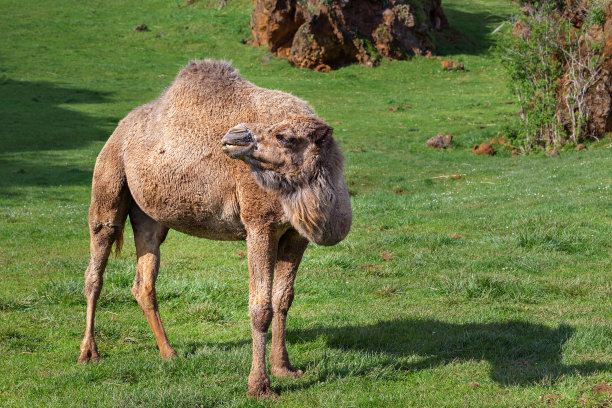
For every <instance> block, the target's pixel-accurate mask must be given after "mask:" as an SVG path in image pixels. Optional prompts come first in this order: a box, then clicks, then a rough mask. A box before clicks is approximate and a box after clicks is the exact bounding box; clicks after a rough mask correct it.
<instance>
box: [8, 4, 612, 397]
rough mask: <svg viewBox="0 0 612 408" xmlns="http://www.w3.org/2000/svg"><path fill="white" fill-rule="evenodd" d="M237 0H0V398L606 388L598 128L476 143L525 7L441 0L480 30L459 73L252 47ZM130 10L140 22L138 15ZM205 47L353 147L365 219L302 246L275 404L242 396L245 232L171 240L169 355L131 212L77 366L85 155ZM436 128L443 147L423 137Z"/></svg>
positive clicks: (605, 269) (444, 50) (485, 132)
mask: <svg viewBox="0 0 612 408" xmlns="http://www.w3.org/2000/svg"><path fill="white" fill-rule="evenodd" d="M228 3H229V4H228V5H227V6H226V7H225V8H223V10H221V11H217V10H216V4H217V2H216V1H213V0H208V1H206V0H201V1H199V2H197V3H195V4H194V5H191V6H185V5H184V2H183V1H182V0H181V1H178V0H176V1H170V2H167V1H161V0H154V1H149V2H145V3H142V2H133V1H130V2H125V1H117V0H109V1H106V2H99V1H95V2H77V1H74V0H55V1H50V0H42V1H39V2H36V3H35V4H32V5H25V4H24V3H23V2H17V1H14V0H1V1H0V4H1V5H2V13H0V26H1V27H2V41H0V175H1V177H0V373H1V374H2V375H0V406H1V407H12V406H17V407H21V406H23V407H29V406H58V407H60V406H61V407H64V406H83V407H85V406H86V407H91V406H116V407H123V406H168V407H183V406H184V407H192V406H260V405H261V406H279V407H287V406H290V407H292V406H303V407H317V406H321V407H351V406H359V407H362V406H372V407H378V406H382V405H385V406H427V407H438V406H449V407H452V406H455V407H466V406H470V407H472V406H474V407H475V406H481V407H491V406H508V407H534V406H547V405H548V406H558V407H573V406H586V407H604V406H609V405H610V404H612V395H611V394H610V393H607V392H605V391H603V392H597V391H596V390H594V387H595V386H596V385H598V384H601V383H608V384H610V383H612V329H611V327H612V258H611V256H610V253H611V249H612V199H611V192H610V190H611V187H610V186H611V184H612V173H611V172H610V168H611V166H612V156H611V154H610V149H609V147H610V144H611V141H610V139H609V138H606V139H604V140H602V141H600V142H597V143H593V144H591V145H590V146H589V148H588V149H587V151H582V152H570V151H568V152H565V151H563V152H561V155H560V156H558V157H550V158H549V157H545V156H543V155H537V156H531V157H512V156H511V155H510V154H509V152H508V151H504V150H502V151H500V152H499V153H498V154H497V155H496V156H494V157H480V156H475V155H473V154H472V153H471V151H470V148H471V146H472V145H473V144H475V143H480V142H483V141H488V140H489V139H491V138H493V137H497V134H498V132H499V131H500V130H501V129H502V126H503V125H504V123H507V122H508V121H510V120H511V118H512V115H513V114H514V113H515V112H516V105H512V104H509V102H511V101H512V100H513V98H512V96H511V95H510V94H509V92H508V90H507V87H506V85H505V78H504V72H503V70H502V69H501V67H500V64H499V61H498V60H497V59H496V57H495V55H494V54H493V53H492V52H490V51H489V47H490V46H492V45H493V44H494V42H495V36H494V35H491V34H490V33H491V32H492V31H493V29H494V28H495V27H497V26H498V25H499V23H500V22H501V21H503V20H504V19H506V18H507V17H508V15H509V14H510V13H511V12H513V11H514V10H515V9H514V6H513V5H512V4H511V3H510V2H506V1H505V0H486V1H485V0H480V1H471V2H463V1H460V0H448V1H446V0H445V1H444V8H445V10H446V12H447V15H448V17H449V20H450V23H451V24H452V25H453V26H454V27H456V28H458V29H459V30H460V31H462V32H464V33H465V34H467V35H469V36H470V37H471V40H470V41H459V42H455V43H453V42H447V43H442V44H441V47H440V53H441V54H442V55H444V57H450V58H453V59H456V60H461V61H462V62H463V63H464V64H465V66H466V72H452V73H447V72H443V71H441V69H440V63H439V61H437V60H431V59H426V58H413V59H412V60H410V61H396V62H390V61H384V62H383V63H382V64H381V66H380V67H378V68H376V69H370V68H366V67H360V66H350V67H346V68H343V69H341V70H338V71H334V72H330V73H326V74H322V73H317V72H312V71H307V70H298V69H294V68H293V67H291V66H290V65H289V64H288V62H287V61H286V60H278V59H275V58H271V60H270V61H269V62H262V56H265V55H269V53H268V51H267V50H266V49H265V48H254V47H249V46H247V45H244V44H242V43H241V40H243V39H245V38H247V37H248V35H249V27H248V24H249V18H250V10H251V7H252V3H251V2H250V1H248V0H236V1H230V2H228ZM141 23H145V24H147V25H148V26H149V28H150V31H147V32H141V33H139V32H135V31H133V30H132V29H133V27H134V26H136V25H138V24H141ZM205 57H213V58H224V59H228V60H232V61H233V63H234V65H235V66H236V67H237V68H238V69H239V70H240V72H241V73H242V74H243V75H244V76H245V77H246V78H247V79H249V80H251V81H253V82H254V83H256V84H258V85H261V86H265V87H270V88H276V89H281V90H284V91H288V92H291V93H293V94H295V95H297V96H299V97H301V98H304V99H306V100H308V101H309V102H310V103H311V105H312V106H313V107H314V108H315V109H316V110H317V112H318V114H319V115H320V116H321V117H323V118H325V119H326V120H327V121H328V122H329V123H331V124H332V125H333V126H334V127H335V137H336V139H337V140H339V142H340V144H341V146H342V147H343V149H344V151H345V153H346V158H347V163H346V172H345V173H346V178H347V182H348V184H349V188H350V191H351V193H352V194H353V197H352V200H353V209H354V226H353V229H352V231H351V233H350V235H349V236H348V238H347V239H346V240H345V241H343V242H342V243H341V244H339V245H337V246H335V247H332V248H322V247H315V246H311V247H310V248H309V249H308V250H307V252H306V255H305V257H304V260H303V262H302V265H301V268H300V272H299V275H298V279H297V282H296V299H295V302H294V306H293V307H292V309H291V311H290V313H289V322H288V343H289V353H290V355H291V357H292V361H293V363H294V365H295V366H297V367H299V368H302V369H305V371H306V373H305V375H304V376H303V377H302V378H301V379H299V380H296V381H294V380H279V379H274V378H273V379H272V387H273V389H274V390H275V391H277V392H278V393H279V394H280V397H279V398H278V399H276V400H273V401H264V402H258V401H254V400H249V399H247V398H246V396H245V391H246V379H247V375H248V371H249V367H250V355H251V351H250V326H249V318H248V313H247V304H248V273H247V264H246V260H245V259H242V258H240V257H239V256H238V255H237V253H238V252H240V251H244V250H245V244H244V243H241V242H238V243H223V242H214V241H206V240H199V239H196V238H192V237H188V236H185V235H182V234H180V233H176V232H171V233H170V234H169V237H168V240H167V242H166V243H165V244H164V245H163V247H162V268H161V272H160V276H159V279H158V294H159V301H160V308H161V314H162V317H163V319H164V322H165V325H166V329H167V331H168V335H169V338H170V341H171V343H172V344H173V345H174V346H175V348H176V349H177V351H178V352H179V355H180V358H179V359H176V360H173V361H169V362H163V361H161V360H160V358H159V353H158V350H157V348H156V345H155V341H154V339H153V336H152V333H151V331H150V329H149V327H148V325H147V322H146V320H145V319H144V317H143V316H142V312H141V311H140V310H139V308H138V306H137V304H136V303H135V301H134V300H133V299H132V297H131V294H130V290H129V288H130V286H131V281H132V278H133V273H134V260H135V251H134V247H133V245H130V239H131V237H132V235H131V231H130V229H129V228H128V230H127V232H126V245H125V249H124V254H123V255H122V256H121V258H119V259H118V260H111V261H110V263H109V266H108V269H107V272H106V274H105V286H104V289H103V292H102V297H101V299H100V303H99V308H98V314H97V327H96V329H97V339H98V346H99V350H100V352H101V354H102V357H103V360H102V361H101V362H99V363H96V364H89V365H86V366H82V365H79V364H77V363H76V358H77V357H78V348H79V344H80V340H81V337H82V334H83V330H84V313H85V299H84V296H83V294H82V291H83V272H84V270H85V267H86V266H87V262H88V247H89V243H88V232H87V210H88V204H89V194H90V182H91V173H92V169H93V164H94V161H95V158H96V155H97V153H98V152H99V150H100V149H101V147H102V146H103V144H104V141H105V140H106V138H107V137H108V135H110V133H111V132H112V131H113V129H114V127H115V125H116V123H117V121H118V120H120V119H121V118H122V117H123V116H125V115H126V114H127V112H129V111H130V109H132V108H133V107H135V106H137V105H140V104H142V103H145V102H147V101H149V100H151V99H153V98H155V97H156V96H157V95H158V94H159V93H160V92H161V91H162V90H163V89H164V87H166V86H167V85H168V84H169V83H170V82H171V81H172V79H173V76H174V75H175V74H176V73H177V72H178V70H179V69H180V67H181V66H183V65H185V64H186V63H187V62H188V61H189V60H190V59H194V58H205ZM405 105H410V106H411V107H412V109H401V107H403V106H405ZM389 107H400V109H399V110H397V111H390V110H389V109H388V108H389ZM439 132H445V133H451V134H453V136H454V139H453V145H452V148H451V149H449V150H447V151H436V150H431V149H429V148H427V147H425V141H426V140H427V139H428V138H429V137H431V136H433V135H435V134H437V133H439ZM452 174H460V175H461V178H460V179H457V180H456V179H452V178H438V179H434V177H437V176H442V175H452ZM383 253H384V254H391V255H392V257H391V259H389V260H385V259H383V258H382V254H383Z"/></svg>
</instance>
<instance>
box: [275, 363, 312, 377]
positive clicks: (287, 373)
mask: <svg viewBox="0 0 612 408" xmlns="http://www.w3.org/2000/svg"><path fill="white" fill-rule="evenodd" d="M271 371H272V375H273V376H275V377H276V378H294V379H297V378H300V377H301V376H302V375H304V371H302V370H298V369H296V368H294V367H292V366H289V367H272V368H271Z"/></svg>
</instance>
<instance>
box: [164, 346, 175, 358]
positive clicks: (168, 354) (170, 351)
mask: <svg viewBox="0 0 612 408" xmlns="http://www.w3.org/2000/svg"><path fill="white" fill-rule="evenodd" d="M177 356H178V353H177V352H176V351H175V350H174V349H173V348H172V347H170V348H169V349H167V350H164V351H162V352H161V357H162V360H171V359H173V358H175V357H177Z"/></svg>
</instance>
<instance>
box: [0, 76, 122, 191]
mask: <svg viewBox="0 0 612 408" xmlns="http://www.w3.org/2000/svg"><path fill="white" fill-rule="evenodd" d="M108 100H109V94H108V93H104V92H98V91H92V90H87V89H78V88H71V87H66V86H61V85H58V84H55V83H50V82H29V81H16V80H13V79H10V78H2V77H0V174H1V175H2V176H3V177H0V188H2V187H19V186H24V185H60V184H61V185H72V184H85V183H89V182H90V180H91V170H90V169H84V168H79V167H78V166H74V165H71V164H69V163H60V160H61V159H58V158H57V157H58V156H57V155H56V154H55V153H53V152H54V151H61V150H69V149H76V148H80V147H82V146H85V145H86V144H88V143H90V142H92V141H103V140H106V139H107V138H108V136H109V134H110V132H109V129H112V128H113V127H114V126H115V125H116V122H117V120H116V119H115V118H104V117H93V116H90V115H87V114H85V113H82V112H78V111H77V110H74V109H73V108H72V106H74V105H75V104H93V103H95V104H101V103H105V102H107V101H108ZM60 156H61V154H60ZM92 164H93V162H92Z"/></svg>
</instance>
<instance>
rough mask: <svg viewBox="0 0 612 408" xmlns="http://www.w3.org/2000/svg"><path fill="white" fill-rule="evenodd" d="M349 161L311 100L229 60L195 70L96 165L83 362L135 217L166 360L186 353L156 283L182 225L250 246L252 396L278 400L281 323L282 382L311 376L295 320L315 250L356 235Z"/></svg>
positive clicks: (132, 118) (132, 117)
mask: <svg viewBox="0 0 612 408" xmlns="http://www.w3.org/2000/svg"><path fill="white" fill-rule="evenodd" d="M224 135H225V136H224ZM236 159H237V160H236ZM342 162H343V157H342V153H341V152H340V149H339V148H338V146H337V144H336V143H335V141H334V140H333V138H332V129H331V128H330V127H329V126H327V125H326V124H325V123H324V122H323V121H322V120H320V119H318V118H317V117H316V116H315V114H314V112H313V111H312V109H311V108H310V107H309V106H308V105H307V104H306V103H305V102H304V101H302V100H300V99H298V98H295V97H293V96H291V95H288V94H286V93H283V92H280V91H272V90H267V89H262V88H259V87H257V86H255V85H253V84H251V83H250V82H248V81H246V80H244V79H243V78H241V77H240V76H239V75H238V73H237V72H236V71H235V70H234V69H233V68H232V67H231V66H230V65H229V64H227V63H225V62H218V61H211V60H206V61H196V62H192V63H191V64H189V65H188V66H187V67H185V68H184V69H183V70H182V71H181V72H180V73H179V74H178V76H177V78H176V80H175V81H174V82H173V83H172V85H171V86H170V87H169V88H168V89H166V91H165V92H164V93H163V94H162V95H161V96H160V97H159V98H158V99H156V100H155V101H153V102H150V103H148V104H146V105H143V106H141V107H139V108H136V109H134V110H133V111H132V112H130V114H128V116H127V117H126V118H125V119H123V120H122V121H121V122H120V123H119V125H118V126H117V129H116V130H115V132H114V133H113V134H112V135H111V137H110V138H109V140H108V142H107V143H106V145H105V146H104V148H103V149H102V151H101V152H100V155H99V156H98V159H97V161H96V166H95V169H94V175H93V183H92V198H91V206H90V210H89V226H90V235H91V245H90V250H91V261H90V263H89V267H88V268H87V271H86V272H85V294H86V296H87V320H86V329H85V336H84V338H83V342H82V343H81V355H80V357H79V361H80V362H83V363H84V362H87V361H91V360H98V359H99V355H98V351H97V348H96V342H95V340H94V315H95V308H96V302H97V300H98V297H99V295H100V290H101V288H102V275H103V273H104V269H105V267H106V263H107V260H108V256H109V254H110V249H111V246H112V244H113V243H114V242H117V244H118V249H120V243H121V237H122V232H123V226H124V224H125V221H126V217H127V216H128V214H129V216H130V221H131V224H132V228H133V230H134V240H135V243H136V253H137V258H138V262H137V267H136V276H135V278H134V286H133V288H132V293H133V294H134V297H135V298H136V300H137V301H138V304H139V305H140V307H141V308H142V310H143V312H144V314H145V316H146V318H147V320H148V321H149V324H150V326H151V329H152V330H153V333H154V335H155V339H156V340H157V344H158V346H159V349H160V352H161V355H162V357H163V358H169V357H172V356H174V355H175V354H176V352H175V351H174V349H173V348H172V347H171V346H170V344H169V342H168V339H167V337H166V334H165V331H164V327H163V325H162V322H161V318H160V316H159V311H158V306H157V297H156V292H155V279H156V278H157V273H158V270H159V262H160V261H159V259H160V251H159V247H160V245H161V244H162V242H163V241H164V239H165V237H166V234H167V233H168V230H169V229H170V228H172V229H175V230H178V231H181V232H184V233H186V234H190V235H195V236H198V237H205V238H210V239H217V240H243V239H246V241H247V248H248V261H249V262H248V263H249V275H250V284H249V310H250V315H251V328H252V335H253V364H252V368H251V373H250V375H249V380H248V391H247V394H248V395H251V396H256V397H261V396H266V395H272V394H273V392H272V391H271V389H270V379H269V377H268V375H267V373H266V364H265V350H266V336H267V331H268V328H269V326H270V324H271V323H272V322H274V323H273V324H274V328H273V332H272V350H271V354H270V363H271V365H272V374H274V375H276V376H283V377H285V376H290V377H299V376H300V375H301V374H302V371H301V370H296V369H295V368H294V367H293V366H292V365H291V363H290V362H289V357H288V354H287V349H286V345H285V321H286V318H287V312H288V310H289V307H290V306H291V302H292V301H293V295H294V292H293V282H294V280H295V275H296V273H297V269H298V266H299V264H300V261H301V259H302V254H303V253H304V250H305V249H306V246H307V244H308V241H312V242H315V243H317V244H321V245H333V244H336V243H337V242H339V241H341V240H342V239H343V238H344V237H345V236H346V235H347V234H348V231H349V229H350V226H351V206H350V201H349V196H348V191H347V188H346V184H345V182H344V178H343V176H342Z"/></svg>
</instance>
